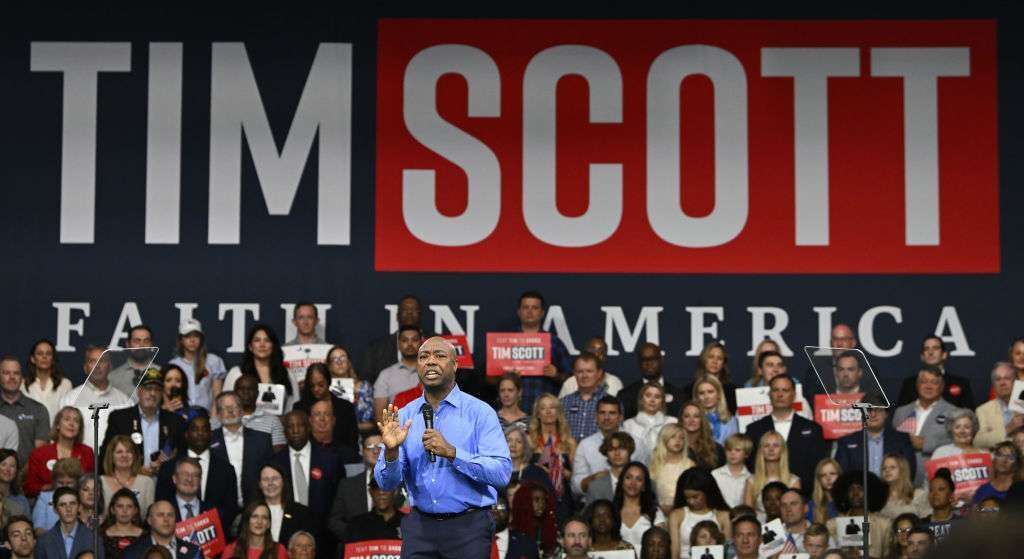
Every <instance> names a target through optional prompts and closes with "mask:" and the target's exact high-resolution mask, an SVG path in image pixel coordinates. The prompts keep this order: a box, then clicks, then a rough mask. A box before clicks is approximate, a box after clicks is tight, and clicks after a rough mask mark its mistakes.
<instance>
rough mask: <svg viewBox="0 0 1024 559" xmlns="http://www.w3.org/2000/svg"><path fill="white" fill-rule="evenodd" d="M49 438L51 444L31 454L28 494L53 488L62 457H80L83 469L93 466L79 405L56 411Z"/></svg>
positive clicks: (36, 494) (26, 490)
mask: <svg viewBox="0 0 1024 559" xmlns="http://www.w3.org/2000/svg"><path fill="white" fill-rule="evenodd" d="M50 441H51V442H50V444H48V445H43V446H41V447H39V448H36V449H34V450H33V451H32V454H30V455H29V457H28V473H27V474H26V476H25V495H26V496H28V497H36V496H38V495H39V492H40V491H49V490H50V489H53V475H52V472H51V470H52V469H53V464H54V463H55V462H57V460H60V459H61V458H77V459H78V461H79V463H81V464H82V472H83V473H88V472H91V471H92V469H93V461H94V457H93V453H92V449H91V448H89V447H88V446H86V445H84V444H82V412H80V411H78V408H73V407H71V406H65V407H63V408H61V409H60V411H58V412H57V417H56V418H55V419H54V420H53V428H52V429H50Z"/></svg>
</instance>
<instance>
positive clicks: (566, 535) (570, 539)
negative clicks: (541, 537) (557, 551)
mask: <svg viewBox="0 0 1024 559" xmlns="http://www.w3.org/2000/svg"><path fill="white" fill-rule="evenodd" d="M561 544H562V557H563V558H564V559H586V558H587V557H588V553H590V526H589V525H587V523H586V522H584V521H583V520H580V519H578V518H573V519H572V520H570V521H568V522H566V523H565V526H564V527H562V541H561Z"/></svg>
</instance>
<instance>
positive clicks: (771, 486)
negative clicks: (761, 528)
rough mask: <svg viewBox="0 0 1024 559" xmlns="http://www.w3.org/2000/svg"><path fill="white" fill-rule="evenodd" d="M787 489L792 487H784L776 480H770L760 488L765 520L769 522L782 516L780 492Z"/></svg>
mask: <svg viewBox="0 0 1024 559" xmlns="http://www.w3.org/2000/svg"><path fill="white" fill-rule="evenodd" d="M788 489H792V488H791V487H786V486H785V485H784V484H782V483H781V482H778V481H773V482H770V483H768V484H767V485H765V486H764V488H763V489H761V495H760V497H761V502H762V503H764V521H765V522H771V521H772V520H775V519H776V518H780V517H781V516H782V494H783V493H785V492H786V490H788Z"/></svg>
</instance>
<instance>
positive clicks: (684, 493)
mask: <svg viewBox="0 0 1024 559" xmlns="http://www.w3.org/2000/svg"><path fill="white" fill-rule="evenodd" d="M675 493H676V498H675V502H674V503H673V504H672V505H673V506H672V514H670V515H669V517H668V525H669V529H668V533H669V536H670V537H671V538H672V557H678V558H679V559H689V557H690V536H691V534H692V532H693V528H694V527H695V526H697V524H698V523H700V522H703V521H705V520H708V521H711V522H713V523H714V524H715V525H716V526H718V527H719V528H721V529H722V533H724V534H725V537H726V538H727V539H728V538H730V537H731V536H732V526H731V524H730V523H729V505H727V504H725V499H723V498H722V493H721V491H719V490H718V484H716V483H715V478H713V477H711V474H710V473H709V472H708V471H707V470H705V469H702V468H693V469H691V470H687V471H686V472H685V473H684V474H683V475H681V476H679V482H678V483H677V485H676V492H675Z"/></svg>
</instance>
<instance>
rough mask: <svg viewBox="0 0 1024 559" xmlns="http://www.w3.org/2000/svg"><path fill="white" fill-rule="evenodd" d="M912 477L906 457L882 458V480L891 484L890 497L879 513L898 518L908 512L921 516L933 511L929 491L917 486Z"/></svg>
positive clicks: (891, 455) (892, 456) (888, 455)
mask: <svg viewBox="0 0 1024 559" xmlns="http://www.w3.org/2000/svg"><path fill="white" fill-rule="evenodd" d="M911 479H912V478H911V477H910V465H909V464H907V459H906V458H905V457H903V456H901V455H898V454H887V455H886V456H885V458H884V459H883V460H882V481H884V482H885V484H886V485H888V486H889V498H888V500H887V501H886V503H885V507H884V508H883V509H882V510H881V512H879V513H878V514H880V515H882V516H884V517H886V518H896V517H897V516H899V515H900V514H903V513H908V512H910V513H914V514H915V515H916V516H919V517H921V516H928V515H929V514H931V513H932V509H931V507H930V506H928V492H927V491H925V490H924V489H921V488H915V487H914V484H913V482H912V481H911Z"/></svg>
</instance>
